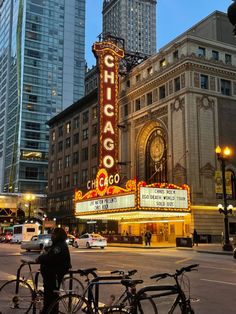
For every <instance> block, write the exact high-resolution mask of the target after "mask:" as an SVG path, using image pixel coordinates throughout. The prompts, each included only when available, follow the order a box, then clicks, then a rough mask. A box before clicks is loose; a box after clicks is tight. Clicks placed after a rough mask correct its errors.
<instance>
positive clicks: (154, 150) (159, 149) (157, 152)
mask: <svg viewBox="0 0 236 314" xmlns="http://www.w3.org/2000/svg"><path fill="white" fill-rule="evenodd" d="M164 148H165V144H164V140H163V138H162V137H160V136H157V137H155V138H154V139H153V140H152V142H151V144H150V155H151V158H152V160H153V161H154V162H158V161H160V160H161V158H162V156H163V154H164Z"/></svg>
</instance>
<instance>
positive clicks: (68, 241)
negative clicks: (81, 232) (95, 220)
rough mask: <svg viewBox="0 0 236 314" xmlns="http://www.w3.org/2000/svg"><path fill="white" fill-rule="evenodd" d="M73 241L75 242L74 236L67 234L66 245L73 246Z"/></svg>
mask: <svg viewBox="0 0 236 314" xmlns="http://www.w3.org/2000/svg"><path fill="white" fill-rule="evenodd" d="M74 240H75V236H73V234H67V239H66V242H67V244H70V245H73V243H74Z"/></svg>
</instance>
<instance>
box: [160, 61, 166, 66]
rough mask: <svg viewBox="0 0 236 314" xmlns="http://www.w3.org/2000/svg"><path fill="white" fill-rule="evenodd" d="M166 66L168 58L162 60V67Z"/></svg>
mask: <svg viewBox="0 0 236 314" xmlns="http://www.w3.org/2000/svg"><path fill="white" fill-rule="evenodd" d="M164 66H166V59H162V60H161V61H160V68H163V67H164Z"/></svg>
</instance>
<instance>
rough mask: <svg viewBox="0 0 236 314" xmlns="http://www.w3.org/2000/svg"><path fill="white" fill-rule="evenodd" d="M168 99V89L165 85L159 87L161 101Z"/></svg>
mask: <svg viewBox="0 0 236 314" xmlns="http://www.w3.org/2000/svg"><path fill="white" fill-rule="evenodd" d="M165 97H166V87H165V85H163V86H160V87H159V99H163V98H165Z"/></svg>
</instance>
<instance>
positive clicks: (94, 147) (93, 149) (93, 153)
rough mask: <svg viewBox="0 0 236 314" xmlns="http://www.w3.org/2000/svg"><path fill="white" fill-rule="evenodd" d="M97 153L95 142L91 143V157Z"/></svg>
mask: <svg viewBox="0 0 236 314" xmlns="http://www.w3.org/2000/svg"><path fill="white" fill-rule="evenodd" d="M97 155H98V151H97V144H93V145H92V150H91V157H92V158H95V157H97Z"/></svg>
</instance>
